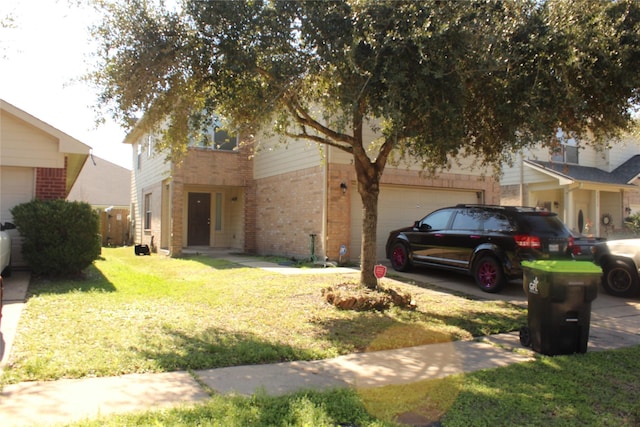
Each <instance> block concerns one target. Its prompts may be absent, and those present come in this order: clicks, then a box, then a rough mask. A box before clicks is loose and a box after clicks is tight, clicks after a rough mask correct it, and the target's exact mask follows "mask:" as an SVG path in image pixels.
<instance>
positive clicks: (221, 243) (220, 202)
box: [125, 130, 499, 261]
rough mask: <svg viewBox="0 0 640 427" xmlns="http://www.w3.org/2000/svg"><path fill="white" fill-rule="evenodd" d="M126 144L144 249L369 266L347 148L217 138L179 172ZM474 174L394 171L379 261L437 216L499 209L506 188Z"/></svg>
mask: <svg viewBox="0 0 640 427" xmlns="http://www.w3.org/2000/svg"><path fill="white" fill-rule="evenodd" d="M125 143H129V144H132V145H133V153H134V162H133V174H132V185H131V190H132V206H131V212H132V219H133V230H132V232H131V235H132V237H133V239H134V242H135V243H142V244H150V245H151V246H152V249H155V250H160V251H165V252H166V253H168V254H170V255H179V254H180V253H181V252H182V251H183V250H184V249H185V248H199V247H206V248H224V249H229V250H236V251H239V252H247V253H256V254H263V255H284V256H289V257H295V258H297V259H304V258H310V257H312V256H315V257H317V259H324V257H327V258H329V259H331V260H336V261H340V260H341V261H348V260H350V261H357V260H358V259H359V257H360V247H361V229H362V203H361V199H360V195H359V194H358V192H357V189H356V179H355V178H356V177H355V171H354V167H353V161H352V158H351V156H350V155H348V154H347V153H344V152H343V151H341V150H339V149H336V148H332V147H327V146H318V145H316V144H312V143H307V142H304V141H291V142H290V143H289V144H285V145H282V144H277V143H275V142H272V141H268V140H258V141H255V142H254V144H253V146H252V147H251V148H249V147H244V146H242V145H241V146H238V144H237V140H236V138H235V137H234V136H230V135H228V134H227V133H226V132H223V131H221V130H216V131H214V132H212V135H211V142H210V143H209V144H206V145H198V144H195V145H192V146H191V147H190V148H189V150H188V153H187V155H186V156H185V158H184V160H183V161H182V162H181V163H179V164H178V163H175V162H171V161H165V157H166V156H165V155H164V154H163V153H158V152H156V150H154V138H153V137H152V136H149V135H141V134H137V133H136V131H135V130H134V131H133V132H132V133H131V134H129V135H128V136H127V138H126V139H125ZM257 146H259V147H260V149H259V150H254V148H255V147H257ZM252 150H253V151H252ZM472 165H473V162H472V161H468V162H465V163H464V164H463V165H458V166H454V167H453V168H452V169H451V170H448V171H446V172H444V173H441V174H439V175H438V176H437V177H428V176H425V175H424V174H422V173H421V171H420V169H419V168H418V167H415V166H408V165H406V164H400V165H398V166H391V165H388V166H387V168H386V170H385V172H384V175H383V179H382V185H381V189H380V196H379V203H378V208H379V217H378V227H377V255H378V258H379V259H384V257H385V253H384V245H385V242H386V239H387V236H388V233H389V231H391V230H393V229H395V228H399V227H405V226H408V225H411V224H413V222H414V221H415V220H417V219H420V218H422V217H423V216H424V215H426V214H427V213H429V212H430V211H432V210H434V209H436V208H439V207H443V206H449V205H452V204H457V203H484V202H486V203H498V202H499V185H498V183H497V182H496V181H495V180H494V179H492V178H491V177H490V174H486V173H483V172H486V171H481V170H476V169H474V168H473V167H472Z"/></svg>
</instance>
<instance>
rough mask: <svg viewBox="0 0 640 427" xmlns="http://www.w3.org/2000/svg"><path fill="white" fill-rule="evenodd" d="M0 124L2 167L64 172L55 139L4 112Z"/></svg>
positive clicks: (62, 159) (61, 157) (61, 155)
mask: <svg viewBox="0 0 640 427" xmlns="http://www.w3.org/2000/svg"><path fill="white" fill-rule="evenodd" d="M0 120H1V126H0V140H1V141H2V147H1V150H2V151H1V156H2V165H3V166H27V167H44V168H64V157H65V156H64V153H62V152H59V148H58V144H59V140H58V139H57V138H55V137H54V136H52V135H50V134H48V133H46V132H44V131H42V130H40V129H38V128H36V127H35V126H32V125H30V124H29V123H27V122H24V121H22V120H20V119H18V118H17V117H14V116H13V115H11V114H8V113H6V112H3V113H2V115H1V117H0Z"/></svg>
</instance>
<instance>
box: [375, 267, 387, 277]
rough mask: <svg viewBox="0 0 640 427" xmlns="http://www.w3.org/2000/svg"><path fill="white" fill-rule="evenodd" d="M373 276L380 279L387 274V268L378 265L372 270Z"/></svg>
mask: <svg viewBox="0 0 640 427" xmlns="http://www.w3.org/2000/svg"><path fill="white" fill-rule="evenodd" d="M373 274H375V275H376V278H378V279H382V278H383V277H384V275H385V274H387V267H385V266H384V265H380V264H378V265H376V266H375V267H374V268H373Z"/></svg>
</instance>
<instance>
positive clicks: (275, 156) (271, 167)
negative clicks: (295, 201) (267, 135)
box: [254, 139, 325, 179]
mask: <svg viewBox="0 0 640 427" xmlns="http://www.w3.org/2000/svg"><path fill="white" fill-rule="evenodd" d="M258 145H259V151H258V152H257V153H256V155H255V157H254V178H255V179H263V178H268V177H271V176H276V175H280V174H286V173H290V172H294V171H298V170H301V169H306V168H310V167H314V166H318V165H319V164H320V163H321V161H322V157H323V155H322V151H323V150H324V149H325V148H324V146H321V145H319V144H317V143H313V142H307V141H291V142H289V143H288V144H283V143H279V142H278V141H277V139H270V140H265V141H261V142H260V143H259V144H258Z"/></svg>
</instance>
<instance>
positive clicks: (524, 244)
mask: <svg viewBox="0 0 640 427" xmlns="http://www.w3.org/2000/svg"><path fill="white" fill-rule="evenodd" d="M514 239H515V240H516V244H517V245H518V246H520V247H521V248H531V249H540V248H541V247H542V243H541V242H540V238H539V237H537V236H530V235H528V234H518V235H516V236H515V237H514Z"/></svg>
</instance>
